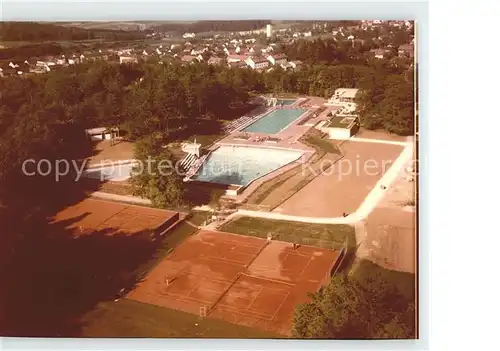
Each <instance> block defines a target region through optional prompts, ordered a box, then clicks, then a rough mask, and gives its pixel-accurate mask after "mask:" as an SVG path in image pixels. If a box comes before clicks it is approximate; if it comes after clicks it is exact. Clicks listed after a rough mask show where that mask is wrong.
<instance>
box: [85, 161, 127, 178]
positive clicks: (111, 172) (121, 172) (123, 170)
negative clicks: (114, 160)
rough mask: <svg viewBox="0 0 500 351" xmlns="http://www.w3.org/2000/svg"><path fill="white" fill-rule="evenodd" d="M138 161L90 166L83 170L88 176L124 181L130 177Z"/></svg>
mask: <svg viewBox="0 0 500 351" xmlns="http://www.w3.org/2000/svg"><path fill="white" fill-rule="evenodd" d="M135 165H136V163H128V164H116V165H110V166H106V167H99V168H88V169H86V170H85V171H83V176H84V177H87V178H93V179H100V180H111V181H116V182H120V181H124V180H127V179H129V178H130V173H131V172H132V168H133V167H134V166H135Z"/></svg>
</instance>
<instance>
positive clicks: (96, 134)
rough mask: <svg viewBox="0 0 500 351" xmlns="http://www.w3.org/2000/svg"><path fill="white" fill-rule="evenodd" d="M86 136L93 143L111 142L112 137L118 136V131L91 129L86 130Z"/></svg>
mask: <svg viewBox="0 0 500 351" xmlns="http://www.w3.org/2000/svg"><path fill="white" fill-rule="evenodd" d="M85 134H86V135H87V137H88V138H89V139H90V140H92V141H98V140H111V139H112V136H116V135H117V130H116V129H113V128H111V129H108V128H106V127H100V128H90V129H85Z"/></svg>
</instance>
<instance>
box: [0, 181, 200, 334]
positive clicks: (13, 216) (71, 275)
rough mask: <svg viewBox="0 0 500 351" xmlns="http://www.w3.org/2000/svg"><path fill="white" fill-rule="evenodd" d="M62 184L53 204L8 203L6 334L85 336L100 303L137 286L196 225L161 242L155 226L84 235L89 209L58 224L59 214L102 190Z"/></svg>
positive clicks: (0, 218) (1, 213) (0, 325)
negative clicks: (87, 320) (86, 321)
mask: <svg viewBox="0 0 500 351" xmlns="http://www.w3.org/2000/svg"><path fill="white" fill-rule="evenodd" d="M86 184H87V183H86ZM53 190H57V189H55V188H54V189H53ZM59 190H60V191H61V192H60V193H55V194H54V197H55V198H56V199H54V200H53V201H49V199H47V206H37V207H36V208H35V209H34V210H32V211H30V212H29V213H23V212H20V210H21V209H22V208H21V207H19V208H15V207H12V206H10V207H2V208H0V223H1V225H2V237H1V238H0V240H2V243H5V245H3V244H2V248H1V250H2V251H3V252H2V256H1V257H2V260H1V262H0V263H1V266H0V280H1V281H2V289H0V335H2V336H30V337H43V336H47V337H55V336H66V337H68V336H79V335H81V328H82V322H81V317H82V316H83V315H85V314H86V313H88V312H90V311H91V310H93V309H94V308H95V306H96V305H97V304H98V303H100V302H103V301H110V300H114V299H115V298H116V297H117V296H118V295H119V293H120V291H121V290H122V289H124V291H125V292H126V291H128V290H130V289H132V288H133V287H134V286H135V285H136V284H137V282H138V281H139V280H140V279H141V278H142V277H143V276H144V275H145V273H146V272H147V271H148V270H149V269H150V268H151V267H152V266H153V265H154V264H155V263H156V262H157V261H158V259H159V258H161V257H163V256H165V255H166V254H167V252H168V250H167V248H168V247H173V246H176V245H177V244H178V243H179V242H181V241H182V240H183V239H184V238H185V237H186V236H187V235H189V234H191V233H192V232H194V231H195V230H194V228H192V227H191V226H189V228H184V229H182V227H181V230H178V228H177V227H176V228H175V229H174V232H172V231H169V232H168V233H167V234H166V235H165V236H164V237H162V238H161V240H155V239H158V235H157V233H156V236H155V233H153V232H152V231H150V230H145V231H139V232H135V233H124V232H122V231H120V229H118V228H102V229H98V230H95V231H92V232H89V233H80V231H79V230H78V229H77V228H78V226H77V225H76V223H77V222H79V221H81V220H82V219H84V218H85V217H86V216H87V215H88V213H83V214H81V215H78V216H77V217H74V218H71V219H68V220H63V221H57V222H53V218H54V216H55V215H56V214H57V213H58V212H59V211H60V210H62V209H64V208H66V207H68V206H71V205H74V204H76V203H78V202H80V201H82V200H83V199H85V198H86V197H87V194H88V193H89V192H91V191H93V190H94V189H89V188H87V187H83V186H82V185H81V184H73V186H72V187H70V186H64V187H61V188H60V189H59ZM63 190H64V191H63ZM183 224H184V223H181V226H182V225H183ZM72 226H73V227H76V228H72ZM170 235H172V236H170Z"/></svg>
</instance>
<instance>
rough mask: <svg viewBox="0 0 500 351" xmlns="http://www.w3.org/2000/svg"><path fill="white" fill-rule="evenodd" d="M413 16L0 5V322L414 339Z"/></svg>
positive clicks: (26, 329)
mask: <svg viewBox="0 0 500 351" xmlns="http://www.w3.org/2000/svg"><path fill="white" fill-rule="evenodd" d="M417 28H418V23H417V22H416V21H413V20H405V19H398V20H376V19H367V20H363V19H360V20H331V21H325V20H317V21H315V20H307V21H306V20H272V19H258V20H256V19H252V20H196V21H108V22H106V21H94V22H92V21H88V22H75V21H72V22H47V21H46V22H0V282H1V283H0V336H5V337H9V336H10V337H61V338H62V337H81V338H93V337H98V338H118V337H120V338H121V337H134V338H249V339H342V340H345V339H418V338H419V328H418V324H419V313H418V311H419V296H418V288H419V286H418V283H419V282H418V273H419V262H418V256H419V251H418V250H419V239H418V238H419V236H418V184H419V175H418V169H419V166H418V159H419V156H418V123H417V122H418V94H419V92H418V85H417V78H418V60H417V56H418V55H417V52H418V50H417V48H418V36H416V33H417Z"/></svg>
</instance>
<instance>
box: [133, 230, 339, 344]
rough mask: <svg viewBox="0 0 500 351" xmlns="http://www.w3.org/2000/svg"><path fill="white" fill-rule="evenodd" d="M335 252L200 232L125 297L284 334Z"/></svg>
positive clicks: (322, 280) (324, 279)
mask: <svg viewBox="0 0 500 351" xmlns="http://www.w3.org/2000/svg"><path fill="white" fill-rule="evenodd" d="M340 257H341V252H340V251H332V250H326V249H319V248H313V247H306V246H300V247H298V248H296V249H294V248H293V245H292V244H290V243H285V242H279V241H274V240H273V241H271V242H270V243H269V244H268V242H267V240H264V239H260V238H255V237H246V236H240V235H235V234H229V233H222V232H212V231H203V230H202V231H200V232H198V234H196V235H193V236H191V237H190V238H188V239H187V240H186V241H185V242H184V243H183V244H182V245H181V246H179V247H178V248H177V249H176V250H175V251H174V252H172V253H171V254H170V255H169V256H168V257H167V258H166V259H164V260H163V261H162V262H160V263H159V264H158V265H157V266H156V267H155V268H154V269H153V270H152V271H151V272H150V273H149V275H148V276H147V277H146V278H145V279H144V280H143V281H142V282H141V283H140V284H139V285H138V287H137V288H136V289H134V290H133V291H131V292H130V293H129V294H128V295H127V297H128V298H130V299H134V300H137V301H141V302H145V303H150V304H155V305H159V306H163V307H168V308H174V309H179V310H183V311H186V312H190V313H194V314H199V315H201V316H210V317H216V318H221V319H224V320H227V321H230V322H233V323H237V324H242V325H246V326H250V327H256V328H260V329H264V330H267V331H270V332H274V333H279V334H284V335H288V334H289V333H290V330H291V325H292V315H293V311H294V309H295V306H296V305H297V304H299V303H302V302H305V301H306V300H307V292H314V291H317V290H318V289H319V287H320V286H321V285H323V284H325V283H326V282H327V281H328V279H329V278H330V275H331V272H332V270H333V269H334V266H335V265H336V263H337V262H338V261H339V259H340Z"/></svg>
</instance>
